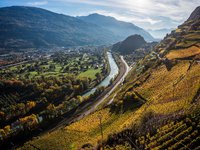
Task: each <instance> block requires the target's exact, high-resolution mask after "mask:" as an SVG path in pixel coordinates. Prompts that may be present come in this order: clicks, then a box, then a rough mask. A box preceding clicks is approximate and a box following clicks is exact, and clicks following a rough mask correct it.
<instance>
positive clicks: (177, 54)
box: [166, 46, 200, 60]
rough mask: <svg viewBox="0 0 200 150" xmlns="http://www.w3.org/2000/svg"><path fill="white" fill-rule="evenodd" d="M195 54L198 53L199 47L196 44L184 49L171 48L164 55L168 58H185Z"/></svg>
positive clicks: (199, 52)
mask: <svg viewBox="0 0 200 150" xmlns="http://www.w3.org/2000/svg"><path fill="white" fill-rule="evenodd" d="M197 54H200V48H199V47H196V46H191V47H189V48H186V49H181V50H172V51H170V53H169V54H167V56H166V57H167V58H168V59H169V60H172V59H177V58H187V57H190V56H194V55H197Z"/></svg>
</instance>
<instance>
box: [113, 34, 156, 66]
mask: <svg viewBox="0 0 200 150" xmlns="http://www.w3.org/2000/svg"><path fill="white" fill-rule="evenodd" d="M156 44H157V42H151V43H150V42H149V43H147V42H146V41H145V40H144V38H143V37H142V36H140V35H137V34H136V35H131V36H129V37H127V38H126V39H125V40H124V41H122V42H118V43H116V44H114V45H113V46H112V49H111V50H112V51H114V52H117V53H120V54H122V55H124V57H125V59H126V61H127V63H128V64H129V65H131V64H132V63H133V62H136V61H138V60H139V59H141V58H143V57H144V56H145V55H147V54H149V53H150V52H151V51H152V49H153V47H154V46H155V45H156Z"/></svg>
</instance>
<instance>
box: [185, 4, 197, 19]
mask: <svg viewBox="0 0 200 150" xmlns="http://www.w3.org/2000/svg"><path fill="white" fill-rule="evenodd" d="M199 19H200V6H198V7H197V8H196V9H195V10H194V11H193V12H192V14H191V15H190V17H189V18H188V20H187V21H189V20H199Z"/></svg>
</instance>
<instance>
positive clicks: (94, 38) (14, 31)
mask: <svg viewBox="0 0 200 150" xmlns="http://www.w3.org/2000/svg"><path fill="white" fill-rule="evenodd" d="M92 20H93V21H92ZM135 33H137V34H140V35H142V36H144V38H145V39H146V40H154V38H153V37H152V36H151V35H150V34H149V33H148V32H146V31H145V30H143V29H141V28H139V27H137V26H135V25H133V24H131V23H126V22H121V21H118V20H116V19H114V18H112V17H106V16H102V15H98V14H93V15H89V16H87V17H71V16H67V15H63V14H57V13H54V12H50V11H48V10H44V9H41V8H35V7H25V6H12V7H4V8H0V48H5V49H19V48H42V47H47V48H48V47H49V48H50V47H69V46H82V45H105V44H110V43H115V42H117V41H120V40H122V39H124V38H125V37H127V36H128V35H129V34H130V35H131V34H135Z"/></svg>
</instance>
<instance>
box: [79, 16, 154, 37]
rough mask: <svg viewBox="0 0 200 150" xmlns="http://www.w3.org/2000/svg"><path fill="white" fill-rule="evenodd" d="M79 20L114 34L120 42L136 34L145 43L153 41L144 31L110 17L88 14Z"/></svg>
mask: <svg viewBox="0 0 200 150" xmlns="http://www.w3.org/2000/svg"><path fill="white" fill-rule="evenodd" d="M78 18H79V19H81V20H83V21H85V22H88V23H92V24H96V25H98V26H101V27H102V28H104V29H106V30H108V31H110V32H112V33H114V35H115V36H117V37H118V38H119V39H120V40H122V39H125V38H127V37H128V36H130V35H133V34H138V35H141V36H142V37H144V39H145V40H146V41H154V40H155V39H154V38H153V37H152V36H151V35H150V34H149V33H148V32H147V31H145V30H144V29H142V28H140V27H138V26H136V25H134V24H132V23H129V22H124V21H119V20H116V19H115V18H113V17H110V16H103V15H100V14H97V13H95V14H90V15H88V16H81V17H78Z"/></svg>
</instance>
